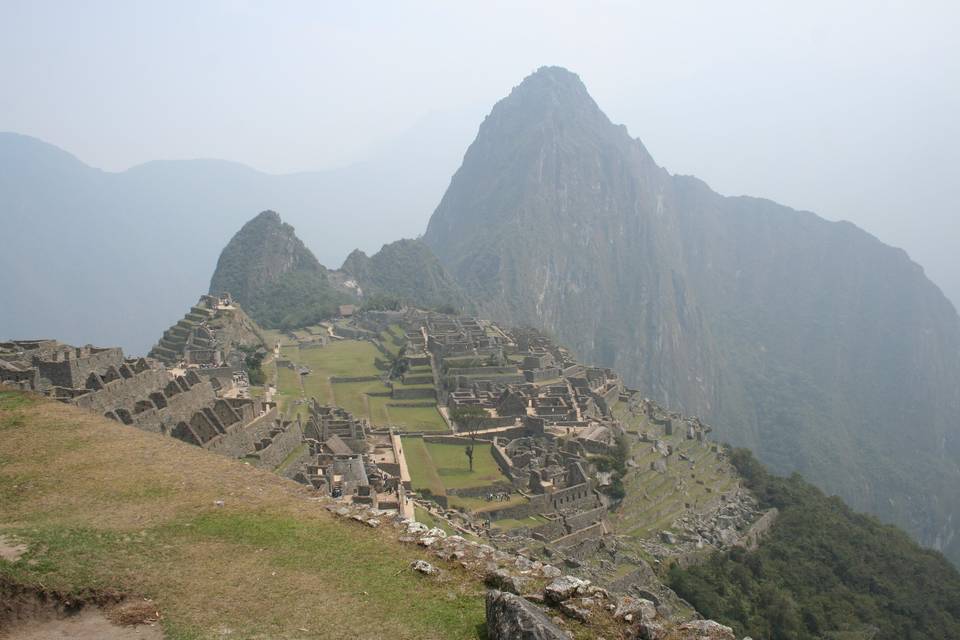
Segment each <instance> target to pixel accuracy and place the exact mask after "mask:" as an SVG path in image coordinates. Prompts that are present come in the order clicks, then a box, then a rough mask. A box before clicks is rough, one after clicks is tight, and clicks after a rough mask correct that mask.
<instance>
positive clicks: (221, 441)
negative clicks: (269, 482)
mask: <svg viewBox="0 0 960 640" xmlns="http://www.w3.org/2000/svg"><path fill="white" fill-rule="evenodd" d="M279 415H280V410H279V409H278V408H277V406H276V405H274V406H272V407H270V408H269V410H267V411H266V412H265V413H264V414H263V415H262V416H259V417H256V418H254V419H253V420H252V421H250V422H249V423H247V424H246V425H243V426H242V427H241V428H235V427H232V426H231V427H228V428H227V433H225V434H223V435H222V436H221V437H219V438H217V439H215V440H214V441H212V442H210V443H209V444H208V445H207V450H209V451H213V452H214V453H219V454H221V455H225V456H229V457H231V458H240V457H243V456H244V455H246V454H247V453H250V452H252V451H253V450H254V443H255V442H259V441H260V440H262V439H263V438H264V437H266V435H267V434H268V433H269V432H270V429H271V428H272V427H273V424H274V423H275V421H276V420H277V418H278V417H279Z"/></svg>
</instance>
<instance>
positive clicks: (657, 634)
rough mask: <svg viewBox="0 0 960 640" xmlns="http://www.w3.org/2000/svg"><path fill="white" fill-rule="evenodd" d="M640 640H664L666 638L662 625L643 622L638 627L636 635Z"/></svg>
mask: <svg viewBox="0 0 960 640" xmlns="http://www.w3.org/2000/svg"><path fill="white" fill-rule="evenodd" d="M637 635H638V637H639V638H640V640H664V639H665V638H666V637H667V630H666V629H665V628H664V627H663V625H662V624H659V623H656V622H644V623H642V624H641V625H640V629H639V633H638V634H637Z"/></svg>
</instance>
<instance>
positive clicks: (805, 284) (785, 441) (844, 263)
mask: <svg viewBox="0 0 960 640" xmlns="http://www.w3.org/2000/svg"><path fill="white" fill-rule="evenodd" d="M424 240H425V241H426V243H427V244H428V245H429V246H430V247H431V248H432V249H433V250H434V252H435V253H436V254H437V256H438V257H439V258H440V260H441V262H443V263H444V265H445V266H446V267H447V268H448V269H449V270H450V271H451V273H452V274H453V276H454V277H455V278H456V279H457V281H458V282H459V283H460V284H461V285H462V286H463V287H464V289H465V290H466V292H467V294H468V295H470V296H471V298H472V299H473V300H474V302H475V303H477V304H478V306H479V310H480V313H481V315H487V316H492V317H494V318H496V319H498V320H501V321H505V322H508V323H512V324H523V323H529V324H533V325H536V326H540V327H543V328H546V329H547V330H549V331H551V332H553V333H555V334H556V335H557V336H558V338H559V339H560V340H561V341H562V342H564V343H566V344H568V345H570V346H571V347H573V349H574V350H575V352H577V353H578V354H579V355H580V356H581V357H582V358H584V359H585V360H588V361H592V362H595V363H597V364H601V365H604V366H611V367H615V368H617V369H618V370H620V371H621V372H622V373H623V374H624V375H625V378H626V380H627V381H628V382H630V383H631V384H634V385H637V386H639V387H640V388H641V389H642V390H643V391H644V392H646V393H648V394H650V395H651V396H652V397H655V398H656V399H658V400H660V401H661V402H663V403H664V404H667V405H670V406H677V407H680V408H682V409H683V410H684V411H686V412H689V413H694V414H699V415H703V416H704V417H705V418H707V419H708V420H710V421H711V422H713V423H714V424H715V425H716V427H717V430H718V433H719V435H720V437H721V438H724V439H727V440H729V441H731V442H733V443H735V444H738V445H744V446H749V447H750V448H751V449H753V450H754V451H756V452H757V454H758V455H759V457H760V458H761V460H763V461H764V462H766V463H768V464H770V465H771V466H772V467H773V469H775V470H776V471H778V472H791V471H799V472H802V473H803V474H804V475H805V476H806V477H807V478H810V479H811V480H812V481H814V482H816V483H817V484H819V485H820V486H821V487H823V488H824V489H826V490H827V491H829V492H834V493H838V494H840V495H841V496H842V497H843V498H844V499H846V500H847V501H848V502H849V503H850V504H851V505H853V506H854V507H856V508H857V509H863V510H867V511H870V512H872V513H874V514H877V515H879V516H880V517H881V518H883V519H885V520H888V521H893V522H896V523H898V524H900V525H901V526H902V527H904V528H905V529H907V530H908V531H909V532H910V533H911V534H913V535H914V536H916V537H917V539H918V540H920V541H921V542H923V543H924V544H927V545H931V546H934V547H936V548H939V549H942V550H944V551H945V552H946V553H947V554H948V555H949V556H950V557H952V558H953V559H954V561H957V560H958V559H960V536H957V534H956V529H957V525H956V518H957V517H960V489H958V487H960V469H958V464H957V461H958V459H960V418H958V416H960V320H958V317H957V313H956V311H955V309H954V308H953V306H952V305H951V304H950V303H949V302H948V301H947V299H946V298H945V297H944V296H943V295H942V294H941V292H940V291H939V289H937V287H936V286H935V285H934V284H933V283H931V282H930V281H929V280H928V279H927V278H926V277H925V275H924V273H923V270H922V269H921V268H920V267H919V266H918V265H916V264H915V263H913V262H911V261H910V260H909V258H908V257H907V256H906V254H905V253H904V252H903V251H901V250H898V249H894V248H891V247H889V246H886V245H884V244H882V243H881V242H879V241H878V240H876V239H875V238H874V237H872V236H870V235H869V234H867V233H865V232H863V231H862V230H860V229H858V228H856V227H855V226H853V225H851V224H849V223H843V222H841V223H831V222H827V221H825V220H823V219H821V218H819V217H818V216H816V215H814V214H812V213H809V212H801V211H795V210H793V209H789V208H787V207H784V206H781V205H778V204H776V203H773V202H770V201H767V200H760V199H756V198H748V197H735V198H731V197H724V196H721V195H719V194H717V193H715V192H713V191H711V190H710V188H709V187H708V186H707V185H706V184H704V183H703V182H701V181H699V180H697V179H696V178H692V177H687V176H674V175H671V174H669V173H668V172H667V171H666V170H664V169H663V168H661V167H659V166H657V164H656V163H655V161H654V160H653V158H652V157H651V156H650V154H649V153H648V152H647V150H646V149H645V148H644V146H643V144H642V143H641V142H640V141H639V140H636V139H634V138H631V137H630V136H629V134H628V133H627V131H626V129H625V128H624V127H622V126H616V125H614V124H612V123H611V122H610V121H609V119H608V118H607V117H606V116H605V115H604V114H603V112H602V111H601V110H600V108H599V107H598V106H597V104H596V103H595V102H594V101H593V100H592V98H591V97H590V96H589V94H588V93H587V91H586V88H585V87H584V85H583V84H582V83H581V82H580V80H579V78H578V77H577V76H576V75H574V74H572V73H570V72H568V71H566V70H564V69H560V68H556V67H553V68H543V69H540V70H539V71H537V72H536V73H534V74H533V75H531V76H530V77H528V78H527V79H525V80H524V81H523V82H522V83H521V84H520V85H519V86H518V87H516V88H515V89H514V90H513V91H512V92H511V94H510V95H509V96H508V97H507V98H505V99H503V100H501V101H500V102H499V103H498V104H497V105H496V106H495V107H494V109H493V111H492V112H491V113H490V115H489V116H488V117H487V118H486V119H485V121H484V122H483V124H482V126H481V127H480V131H479V133H478V135H477V138H476V140H475V141H474V142H473V144H472V145H471V146H470V148H469V149H468V151H467V153H466V156H465V157H464V161H463V164H462V166H461V167H460V169H459V170H458V171H457V173H456V174H455V176H454V178H453V180H452V182H451V185H450V187H449V189H448V190H447V193H446V194H445V196H444V198H443V200H442V201H441V203H440V205H439V207H438V208H437V210H436V211H435V213H434V215H433V217H432V219H431V221H430V224H429V227H428V229H427V232H426V234H425V236H424Z"/></svg>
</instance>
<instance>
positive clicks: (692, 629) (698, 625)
mask: <svg viewBox="0 0 960 640" xmlns="http://www.w3.org/2000/svg"><path fill="white" fill-rule="evenodd" d="M678 629H679V631H680V633H681V636H680V637H681V638H683V640H737V637H736V636H735V635H733V629H731V628H730V627H727V626H724V625H722V624H720V623H719V622H714V621H713V620H691V621H690V622H684V623H683V624H681V625H680V626H679V627H678Z"/></svg>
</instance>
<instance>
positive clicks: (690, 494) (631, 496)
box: [613, 403, 738, 538]
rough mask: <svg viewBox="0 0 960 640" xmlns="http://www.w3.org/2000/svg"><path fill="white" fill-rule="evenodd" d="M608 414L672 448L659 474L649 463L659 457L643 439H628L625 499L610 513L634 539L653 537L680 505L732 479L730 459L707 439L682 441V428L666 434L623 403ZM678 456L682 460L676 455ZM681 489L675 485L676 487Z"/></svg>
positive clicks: (704, 497)
mask: <svg viewBox="0 0 960 640" xmlns="http://www.w3.org/2000/svg"><path fill="white" fill-rule="evenodd" d="M613 409H614V415H615V416H616V417H617V418H618V419H619V420H620V421H621V422H622V423H623V424H624V426H625V427H627V429H629V430H634V429H636V430H639V431H645V432H647V433H651V434H655V437H656V438H658V439H660V440H663V441H664V442H668V443H669V444H670V445H671V446H672V447H673V450H674V455H673V456H672V458H673V460H674V461H673V462H671V463H670V465H669V466H668V467H667V468H666V472H665V473H658V472H657V471H654V470H653V469H652V468H651V463H653V462H654V461H656V460H660V459H662V458H661V456H660V454H658V453H656V452H655V451H654V449H653V445H652V444H651V443H649V442H634V443H633V444H632V446H631V451H630V455H631V458H632V459H633V460H634V461H635V462H636V466H635V467H633V468H631V469H629V470H628V472H627V475H626V476H625V477H624V479H623V484H624V488H625V489H626V498H625V499H624V501H623V503H622V504H621V505H620V508H619V509H618V510H617V511H616V513H615V515H614V516H613V520H614V524H615V526H616V527H617V529H618V530H619V532H620V533H624V534H627V535H630V536H633V537H637V538H648V537H651V536H655V535H656V534H657V533H658V532H659V531H662V530H663V529H668V528H669V527H670V524H671V523H672V522H673V521H674V520H675V519H676V518H677V517H679V516H680V515H682V514H683V512H684V511H685V509H686V505H687V504H689V505H690V506H692V507H693V508H697V507H698V506H703V505H706V504H707V503H708V502H710V501H712V500H715V499H716V497H717V495H719V494H720V493H723V492H726V491H730V490H731V489H733V488H734V486H735V485H736V482H737V477H738V476H737V474H736V473H734V472H733V471H732V469H731V467H730V464H729V463H728V462H726V461H724V460H722V458H721V456H720V454H719V453H718V452H716V451H714V450H713V448H714V447H715V445H714V444H713V443H706V444H704V443H701V442H698V441H697V440H687V439H686V437H685V434H684V433H680V432H679V431H682V430H678V432H676V433H674V434H673V435H670V436H668V435H666V433H665V432H664V429H663V427H660V426H658V425H655V424H653V423H651V422H650V421H649V420H647V418H646V417H644V416H641V415H633V414H631V413H630V411H629V410H628V409H627V407H626V405H625V404H623V403H617V404H616V405H615V406H614V408H613ZM681 454H682V455H683V456H684V457H686V458H687V459H686V460H684V459H682V458H681V457H680V455H681ZM681 485H682V487H683V489H682V490H677V488H678V487H679V486H681Z"/></svg>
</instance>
